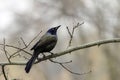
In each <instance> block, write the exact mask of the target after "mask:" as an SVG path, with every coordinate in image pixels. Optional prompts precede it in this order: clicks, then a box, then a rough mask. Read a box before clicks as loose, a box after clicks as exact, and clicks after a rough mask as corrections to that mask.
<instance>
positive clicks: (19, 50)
mask: <svg viewBox="0 0 120 80" xmlns="http://www.w3.org/2000/svg"><path fill="white" fill-rule="evenodd" d="M41 32H42V31H40V32H39V33H38V34H37V35H36V36H35V37H34V38H33V39H32V40H31V41H30V42H29V43H28V45H26V44H25V41H24V40H23V39H22V41H23V43H24V45H26V46H25V47H24V48H22V49H20V48H17V47H13V46H12V47H13V48H17V49H18V51H17V52H15V53H13V54H12V55H11V56H10V57H9V58H12V56H14V55H16V54H17V53H18V52H21V51H23V52H25V53H26V51H25V50H24V49H26V48H27V47H28V46H29V45H30V44H31V43H32V42H33V41H34V40H35V39H36V38H37V37H38V36H39V35H40V33H41ZM27 54H29V55H31V56H32V54H30V53H29V52H27Z"/></svg>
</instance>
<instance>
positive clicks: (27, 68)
mask: <svg viewBox="0 0 120 80" xmlns="http://www.w3.org/2000/svg"><path fill="white" fill-rule="evenodd" d="M36 58H37V56H35V55H33V56H32V57H31V59H30V60H29V61H28V62H27V64H26V67H25V71H26V73H29V71H30V69H31V67H32V65H33V63H34V62H35V60H36Z"/></svg>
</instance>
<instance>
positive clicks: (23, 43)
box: [20, 37, 27, 47]
mask: <svg viewBox="0 0 120 80" xmlns="http://www.w3.org/2000/svg"><path fill="white" fill-rule="evenodd" d="M20 39H21V40H22V42H23V44H24V46H25V47H27V45H26V43H25V41H24V40H23V38H22V37H20Z"/></svg>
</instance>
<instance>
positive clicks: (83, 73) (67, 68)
mask: <svg viewBox="0 0 120 80" xmlns="http://www.w3.org/2000/svg"><path fill="white" fill-rule="evenodd" d="M60 65H61V66H62V67H63V68H64V69H65V70H67V71H68V72H70V73H72V74H76V75H85V74H88V73H90V72H92V71H91V70H90V71H88V72H84V73H76V72H73V71H71V70H69V69H68V68H67V67H65V66H64V65H63V64H60Z"/></svg>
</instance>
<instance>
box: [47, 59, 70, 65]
mask: <svg viewBox="0 0 120 80" xmlns="http://www.w3.org/2000/svg"><path fill="white" fill-rule="evenodd" d="M49 60H50V61H51V62H53V63H58V64H59V63H60V64H68V63H71V62H72V60H70V61H68V62H57V61H53V60H52V59H49Z"/></svg>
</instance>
